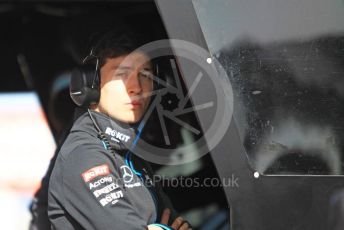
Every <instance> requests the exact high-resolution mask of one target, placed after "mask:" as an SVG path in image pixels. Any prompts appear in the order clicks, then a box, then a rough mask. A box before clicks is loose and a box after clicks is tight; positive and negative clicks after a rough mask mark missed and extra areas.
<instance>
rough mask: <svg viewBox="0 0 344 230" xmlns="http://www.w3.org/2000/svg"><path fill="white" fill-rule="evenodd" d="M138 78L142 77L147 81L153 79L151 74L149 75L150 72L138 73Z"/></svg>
mask: <svg viewBox="0 0 344 230" xmlns="http://www.w3.org/2000/svg"><path fill="white" fill-rule="evenodd" d="M140 77H144V78H147V79H152V78H153V74H152V73H150V72H141V73H140Z"/></svg>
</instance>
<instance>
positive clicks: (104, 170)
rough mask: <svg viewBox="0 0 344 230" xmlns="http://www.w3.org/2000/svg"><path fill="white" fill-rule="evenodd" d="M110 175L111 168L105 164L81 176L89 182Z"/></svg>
mask: <svg viewBox="0 0 344 230" xmlns="http://www.w3.org/2000/svg"><path fill="white" fill-rule="evenodd" d="M109 173H110V170H109V166H108V165H107V164H103V165H99V166H96V167H93V168H91V169H89V170H87V171H85V172H83V173H82V174H81V176H82V178H83V179H84V181H85V182H89V181H91V180H93V179H94V178H96V177H98V176H106V175H108V174H109Z"/></svg>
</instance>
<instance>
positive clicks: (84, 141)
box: [59, 131, 104, 159]
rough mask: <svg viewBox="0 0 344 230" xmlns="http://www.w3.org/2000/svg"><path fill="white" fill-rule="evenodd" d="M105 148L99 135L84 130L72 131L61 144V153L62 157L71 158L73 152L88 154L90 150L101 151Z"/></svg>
mask: <svg viewBox="0 0 344 230" xmlns="http://www.w3.org/2000/svg"><path fill="white" fill-rule="evenodd" d="M102 150H104V147H103V145H102V143H101V141H100V139H98V138H97V137H94V136H92V135H90V134H89V133H87V132H84V131H74V132H70V133H69V135H68V137H67V139H66V140H65V141H64V143H63V144H62V146H61V149H60V151H59V155H60V157H61V158H63V159H66V158H69V157H70V155H71V154H74V155H75V154H80V153H83V155H84V156H85V155H87V153H89V152H95V151H96V152H99V151H102Z"/></svg>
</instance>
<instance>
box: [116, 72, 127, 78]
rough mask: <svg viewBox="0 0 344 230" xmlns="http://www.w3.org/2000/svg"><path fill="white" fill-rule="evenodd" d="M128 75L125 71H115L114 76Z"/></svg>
mask: <svg viewBox="0 0 344 230" xmlns="http://www.w3.org/2000/svg"><path fill="white" fill-rule="evenodd" d="M127 75H128V73H127V72H116V73H115V76H116V77H126V76H127Z"/></svg>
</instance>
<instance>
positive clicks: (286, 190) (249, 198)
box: [156, 0, 344, 230]
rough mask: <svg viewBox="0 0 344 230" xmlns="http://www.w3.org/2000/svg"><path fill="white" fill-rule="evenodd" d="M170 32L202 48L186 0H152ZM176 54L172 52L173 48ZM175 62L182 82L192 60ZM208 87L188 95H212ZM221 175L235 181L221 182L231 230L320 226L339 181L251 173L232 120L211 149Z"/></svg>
mask: <svg viewBox="0 0 344 230" xmlns="http://www.w3.org/2000/svg"><path fill="white" fill-rule="evenodd" d="M156 4H157V7H158V9H159V12H160V14H161V17H162V19H163V21H164V24H165V27H166V30H167V32H168V34H169V37H170V38H173V39H176V38H177V39H183V40H186V41H189V42H192V43H194V44H197V45H198V46H200V47H202V48H204V49H207V45H206V42H205V39H204V37H203V34H202V30H201V28H200V25H199V23H198V20H197V16H196V14H195V11H194V8H193V4H192V2H191V1H184V0H176V1H167V0H156ZM176 55H177V57H178V53H177V54H176ZM179 67H180V70H181V72H182V75H183V78H184V80H185V83H186V85H187V87H188V88H190V86H191V84H192V80H193V79H192V76H194V75H193V73H195V72H197V68H198V67H197V66H196V65H194V66H192V65H190V63H188V64H187V65H186V63H185V62H183V60H180V62H179ZM212 96H213V95H212V94H211V93H209V91H204V92H203V93H200V94H194V95H192V96H191V99H192V101H193V102H197V101H199V100H200V98H208V100H216V98H212ZM197 116H198V119H199V122H200V124H201V126H202V127H208V126H209V124H210V123H211V122H212V120H211V117H209V116H207V115H206V114H203V113H202V114H200V113H198V114H197ZM211 156H212V158H213V160H214V163H215V165H216V167H217V170H218V173H219V176H220V177H221V178H231V177H232V175H235V176H236V177H237V178H238V184H239V187H233V186H227V187H224V190H225V193H226V197H227V200H228V201H229V204H230V208H231V220H230V222H231V227H232V229H233V230H252V229H255V230H259V229H262V230H269V229H271V230H275V229H279V230H282V229H297V230H301V229H302V230H307V229H309V230H311V229H312V230H317V229H318V230H323V229H326V228H327V224H328V219H329V217H328V213H329V201H330V199H331V196H332V195H333V194H334V193H335V192H336V191H338V190H340V189H341V188H343V187H344V178H343V177H342V176H263V175H259V174H256V175H257V176H259V177H258V178H256V177H254V170H253V169H252V168H251V167H250V165H249V163H248V159H247V154H246V152H245V149H244V147H243V145H242V141H241V140H240V137H239V134H238V131H237V128H236V125H235V122H234V121H232V123H231V125H230V127H229V129H228V130H227V132H226V134H225V136H224V137H223V139H222V141H221V142H220V143H219V144H218V145H217V146H216V148H214V149H213V150H212V151H211Z"/></svg>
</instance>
